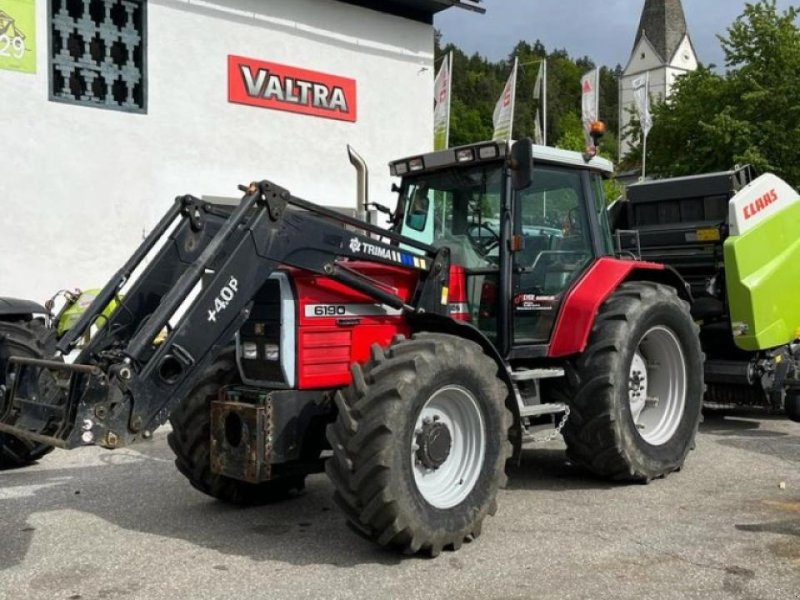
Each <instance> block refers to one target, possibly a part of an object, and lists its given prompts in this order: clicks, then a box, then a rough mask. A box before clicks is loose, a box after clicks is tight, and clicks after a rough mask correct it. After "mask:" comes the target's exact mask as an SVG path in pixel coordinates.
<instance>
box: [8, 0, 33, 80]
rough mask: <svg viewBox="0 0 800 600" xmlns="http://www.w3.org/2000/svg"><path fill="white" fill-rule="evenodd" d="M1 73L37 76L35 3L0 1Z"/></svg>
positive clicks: (31, 1)
mask: <svg viewBox="0 0 800 600" xmlns="http://www.w3.org/2000/svg"><path fill="white" fill-rule="evenodd" d="M0 69H6V70H10V71H21V72H23V73H35V72H36V3H35V0H0Z"/></svg>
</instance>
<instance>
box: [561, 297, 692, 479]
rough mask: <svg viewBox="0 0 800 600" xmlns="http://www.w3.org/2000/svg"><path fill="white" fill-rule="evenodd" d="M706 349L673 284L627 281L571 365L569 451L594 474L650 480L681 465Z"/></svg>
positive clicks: (564, 394) (564, 392) (564, 390)
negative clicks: (701, 344)
mask: <svg viewBox="0 0 800 600" xmlns="http://www.w3.org/2000/svg"><path fill="white" fill-rule="evenodd" d="M703 360H704V357H703V353H702V350H701V348H700V339H699V335H698V327H697V325H696V324H695V323H694V321H693V320H692V318H691V315H690V313H689V306H688V304H687V303H686V302H684V301H683V300H681V299H680V298H679V297H678V294H677V293H676V291H675V289H673V288H671V287H668V286H664V285H659V284H656V283H649V282H632V283H624V284H622V285H621V286H620V287H619V289H618V290H617V292H616V293H615V294H614V295H613V296H611V298H610V299H609V300H607V301H606V302H605V304H604V305H603V306H602V308H601V309H600V313H599V314H598V316H597V319H596V321H595V325H594V328H593V329H592V333H591V337H590V339H589V343H588V346H587V348H586V351H585V352H584V353H583V354H582V355H580V356H579V357H578V358H577V359H575V360H574V361H573V362H572V363H571V364H569V365H568V367H567V385H566V386H564V385H563V383H562V386H561V388H560V389H553V391H552V392H551V393H552V394H553V395H554V396H556V397H558V399H559V400H560V401H564V402H567V403H568V405H569V406H570V408H571V415H570V418H569V421H568V422H567V425H566V427H565V428H564V439H565V441H566V443H567V455H568V456H569V458H570V460H572V462H574V463H576V464H579V465H582V466H584V467H586V468H587V469H589V470H590V471H592V472H594V473H595V474H597V475H599V476H602V477H606V478H610V479H615V480H630V481H640V482H649V481H650V480H652V479H655V478H657V477H663V476H665V475H667V474H669V473H671V472H672V471H676V470H678V469H680V468H681V467H682V466H683V463H684V461H685V460H686V456H687V454H688V453H689V451H690V450H691V449H692V448H693V447H694V440H695V435H696V433H697V427H698V425H699V423H700V420H701V416H700V410H701V408H702V399H703V392H704V385H703Z"/></svg>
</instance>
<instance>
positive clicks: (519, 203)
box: [391, 140, 612, 352]
mask: <svg viewBox="0 0 800 600" xmlns="http://www.w3.org/2000/svg"><path fill="white" fill-rule="evenodd" d="M391 171H392V174H394V175H399V176H401V177H402V178H403V182H402V185H401V187H400V200H399V204H398V211H397V215H396V217H395V228H396V230H398V231H399V233H401V234H402V235H403V236H405V237H408V238H412V239H415V240H417V241H420V242H423V243H426V244H430V245H432V246H434V247H437V248H441V247H447V248H448V249H449V250H450V258H451V262H452V264H453V265H455V271H454V272H453V273H452V274H451V289H452V290H454V291H455V292H456V295H459V292H461V293H460V295H461V297H453V294H451V299H450V304H451V314H453V315H457V316H458V318H461V319H462V320H467V321H470V322H471V323H472V324H474V325H475V326H477V327H478V328H479V329H481V330H482V331H483V333H484V334H485V335H487V336H488V337H489V338H490V339H491V340H492V341H493V342H494V343H495V344H496V345H497V346H498V347H499V348H501V349H503V350H505V351H506V352H510V351H511V350H512V348H514V347H518V346H531V345H533V346H537V345H538V346H541V345H546V344H547V343H548V342H549V340H550V336H551V332H552V329H553V325H554V323H555V320H556V316H557V314H558V309H559V307H560V305H561V301H562V299H563V298H564V295H565V293H566V292H567V291H568V290H569V289H570V286H571V285H572V284H573V283H574V282H575V281H576V280H577V279H578V278H579V277H580V276H581V275H582V274H584V272H585V271H586V270H587V269H588V267H589V266H590V265H591V264H592V262H593V261H594V260H595V259H596V258H598V257H600V256H605V255H609V254H611V253H612V243H611V236H610V230H609V226H608V222H607V217H606V211H605V198H604V194H603V185H602V180H603V177H606V176H608V175H610V174H611V172H612V165H611V163H610V162H609V161H607V160H604V159H601V158H594V159H592V160H590V161H586V160H585V159H584V157H583V156H582V155H580V154H579V153H577V152H569V151H566V150H558V149H554V148H549V147H544V146H533V145H532V144H531V142H530V140H522V141H519V142H517V143H516V144H514V145H513V146H510V145H509V144H507V143H505V142H485V143H481V144H475V145H472V146H466V147H461V148H455V149H449V150H444V151H441V152H434V153H430V154H426V155H423V156H418V157H413V158H408V159H404V160H400V161H396V162H394V163H392V164H391ZM459 277H463V280H464V281H463V285H461V284H460V282H458V281H456V282H453V281H452V279H453V278H456V279H457V278H459Z"/></svg>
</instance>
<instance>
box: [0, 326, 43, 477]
mask: <svg viewBox="0 0 800 600" xmlns="http://www.w3.org/2000/svg"><path fill="white" fill-rule="evenodd" d="M55 344H56V336H55V332H54V331H53V330H52V329H50V328H49V327H47V326H46V325H45V324H44V323H43V322H42V321H40V320H39V319H34V320H32V321H14V322H9V321H0V385H5V378H6V366H7V365H6V363H5V360H3V357H5V356H10V355H11V356H24V357H26V358H39V359H51V360H52V359H53V356H54V354H55ZM40 377H44V378H48V381H44V382H40V383H41V384H43V386H44V387H46V386H48V385H54V381H53V380H52V375H50V373H49V372H47V371H42V373H41V375H40ZM37 433H43V432H41V431H37ZM52 450H53V447H52V446H47V445H45V444H40V443H38V442H32V441H30V440H25V439H22V438H18V437H16V436H13V435H10V434H8V433H0V469H14V468H18V467H24V466H26V465H29V464H31V463H33V462H36V461H37V460H39V459H40V458H42V457H43V456H44V455H45V454H48V453H50V452H51V451H52Z"/></svg>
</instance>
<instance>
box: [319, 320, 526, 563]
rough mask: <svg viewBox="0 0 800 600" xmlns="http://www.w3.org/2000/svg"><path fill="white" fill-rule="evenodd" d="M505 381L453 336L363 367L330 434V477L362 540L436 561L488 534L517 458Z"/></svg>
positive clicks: (417, 340)
mask: <svg viewBox="0 0 800 600" xmlns="http://www.w3.org/2000/svg"><path fill="white" fill-rule="evenodd" d="M497 373H498V367H497V364H496V363H495V361H494V360H493V359H491V358H490V357H488V356H487V355H486V354H485V353H484V352H483V350H482V349H481V347H480V346H479V345H477V344H474V343H472V342H469V341H467V340H463V339H461V338H459V337H455V336H450V335H444V334H418V335H415V336H414V338H413V339H411V340H405V339H400V340H398V341H396V342H395V343H394V344H393V345H392V346H390V347H389V348H388V350H386V351H384V350H383V349H381V348H380V347H378V346H375V347H374V349H373V355H372V359H371V360H370V361H369V362H368V363H367V364H366V365H364V366H363V367H361V366H359V365H356V366H354V368H353V384H352V385H351V386H350V387H349V388H348V389H346V390H344V391H342V392H339V393H338V394H337V397H336V404H337V407H338V410H339V414H338V417H337V420H336V422H335V423H333V424H331V425H329V426H328V441H329V442H330V444H331V447H332V449H333V458H331V459H330V460H329V461H328V462H327V464H326V470H327V472H328V476H329V477H330V479H331V481H332V482H333V484H334V486H335V488H336V492H335V499H336V501H337V503H338V504H339V505H340V506H341V507H342V508H343V509H344V511H345V513H346V515H347V518H348V521H349V523H350V525H351V526H352V527H353V528H354V529H355V530H356V531H357V532H359V533H361V534H362V535H363V536H365V537H367V538H368V539H370V540H373V541H375V542H377V543H378V544H380V545H383V546H391V547H395V548H399V549H400V550H402V551H404V552H406V553H408V554H415V553H417V552H419V551H424V552H427V553H429V554H430V555H432V556H436V555H437V554H439V552H441V550H442V549H443V548H452V549H454V550H455V549H458V548H460V547H461V544H462V543H463V542H464V541H465V540H471V539H472V538H475V537H477V536H478V535H479V534H480V532H481V526H482V523H483V520H484V518H485V517H486V515H488V514H494V513H495V511H496V510H497V499H496V497H497V491H498V489H499V488H500V487H502V486H504V485H505V482H506V476H505V463H506V460H507V459H508V457H509V455H510V453H511V445H510V443H509V442H508V429H509V427H510V426H511V414H510V412H509V411H508V410H507V409H506V407H505V399H506V397H507V395H508V389H507V387H506V385H505V384H504V383H503V382H502V381H501V380H500V379H499V378H498V376H497Z"/></svg>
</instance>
